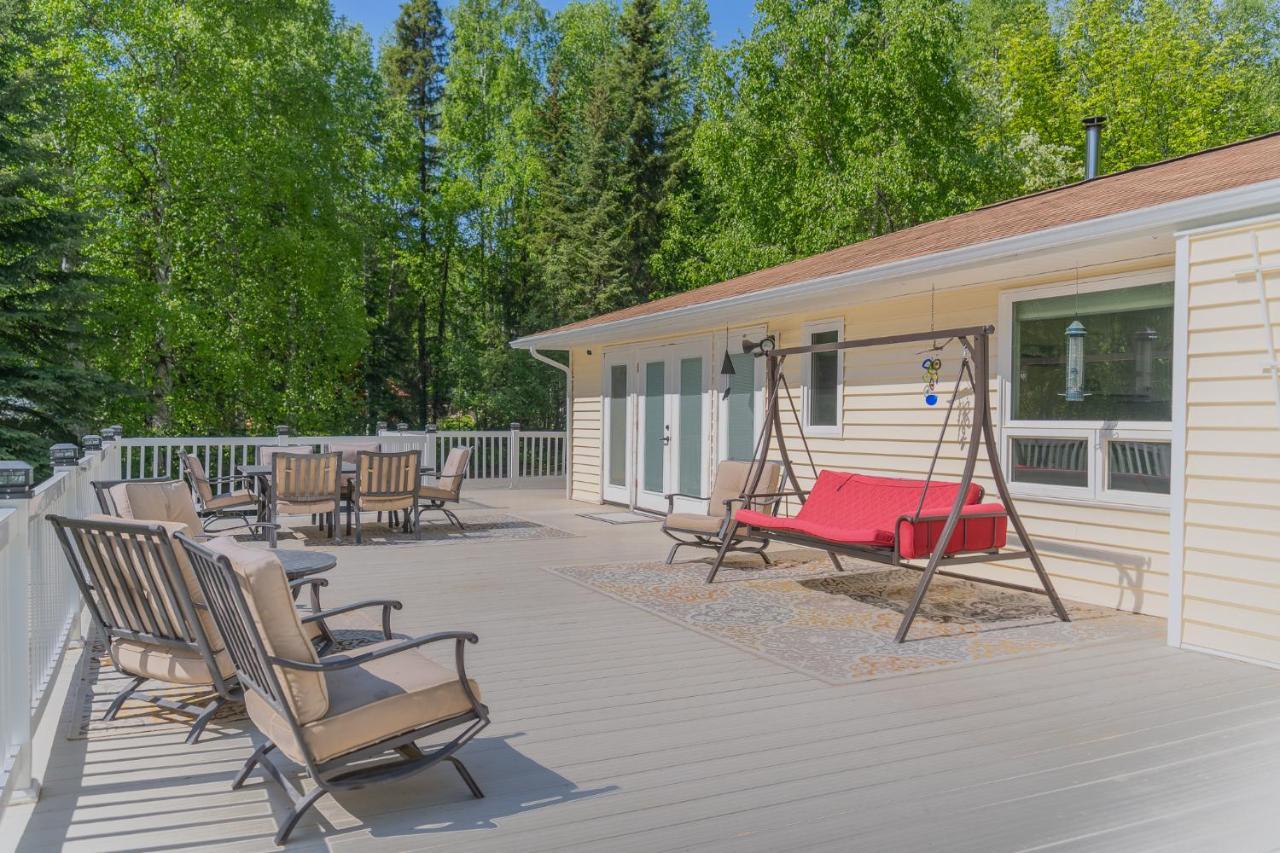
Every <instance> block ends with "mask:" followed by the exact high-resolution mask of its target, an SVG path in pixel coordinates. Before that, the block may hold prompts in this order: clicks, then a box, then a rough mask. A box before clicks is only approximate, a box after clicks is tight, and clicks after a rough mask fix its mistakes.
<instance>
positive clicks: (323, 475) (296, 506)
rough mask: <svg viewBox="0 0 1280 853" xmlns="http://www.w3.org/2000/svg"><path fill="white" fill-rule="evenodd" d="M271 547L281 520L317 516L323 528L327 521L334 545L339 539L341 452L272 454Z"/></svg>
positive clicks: (273, 545)
mask: <svg viewBox="0 0 1280 853" xmlns="http://www.w3.org/2000/svg"><path fill="white" fill-rule="evenodd" d="M269 488H270V495H271V497H270V501H269V505H270V512H271V521H273V522H274V523H275V524H276V525H277V526H276V527H271V528H269V529H268V531H269V536H270V540H271V547H273V548H274V547H275V546H276V531H277V529H278V525H279V523H280V517H281V516H282V515H285V514H290V515H308V514H310V515H316V516H319V518H320V528H321V530H323V529H324V525H325V523H326V521H327V522H328V525H329V532H330V534H331V535H332V537H333V541H334V542H338V541H339V540H340V533H339V531H338V519H339V517H340V512H341V509H342V454H341V453H336V452H334V453H280V452H276V453H273V454H272V456H271V484H270V487H269Z"/></svg>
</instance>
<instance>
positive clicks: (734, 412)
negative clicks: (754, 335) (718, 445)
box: [720, 352, 756, 462]
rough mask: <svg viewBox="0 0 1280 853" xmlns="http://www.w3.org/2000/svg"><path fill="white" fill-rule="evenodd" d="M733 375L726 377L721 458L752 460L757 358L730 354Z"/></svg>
mask: <svg viewBox="0 0 1280 853" xmlns="http://www.w3.org/2000/svg"><path fill="white" fill-rule="evenodd" d="M729 362H730V363H731V364H732V365H733V375H732V376H726V377H724V380H723V381H724V384H725V388H724V393H723V395H722V402H721V407H720V411H721V413H722V414H721V417H722V418H723V419H724V428H723V439H722V447H723V450H722V451H721V455H722V456H723V457H724V458H725V459H734V460H738V461H741V462H746V461H750V459H751V457H752V456H753V455H754V453H755V449H756V357H755V356H754V355H752V354H751V353H745V352H739V353H730V354H729Z"/></svg>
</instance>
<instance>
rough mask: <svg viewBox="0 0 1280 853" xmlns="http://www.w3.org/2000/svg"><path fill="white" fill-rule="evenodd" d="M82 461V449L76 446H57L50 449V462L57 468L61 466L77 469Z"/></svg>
mask: <svg viewBox="0 0 1280 853" xmlns="http://www.w3.org/2000/svg"><path fill="white" fill-rule="evenodd" d="M79 459H80V448H78V447H76V446H75V445H74V444H65V443H64V444H55V445H53V447H50V448H49V462H51V463H52V464H53V466H54V467H55V468H56V467H58V466H59V465H63V466H67V465H69V466H72V467H75V465H76V464H77V462H78V460H79Z"/></svg>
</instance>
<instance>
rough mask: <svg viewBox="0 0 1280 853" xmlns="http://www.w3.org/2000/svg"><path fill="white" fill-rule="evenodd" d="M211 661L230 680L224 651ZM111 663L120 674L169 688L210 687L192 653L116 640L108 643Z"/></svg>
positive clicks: (207, 674) (210, 679)
mask: <svg viewBox="0 0 1280 853" xmlns="http://www.w3.org/2000/svg"><path fill="white" fill-rule="evenodd" d="M214 661H215V662H216V663H217V664H218V669H219V670H220V672H221V675H222V677H223V678H230V677H231V676H232V675H233V674H235V671H236V668H235V665H234V664H232V662H231V657H230V655H228V654H227V653H226V651H225V650H220V651H218V652H217V653H215V654H214ZM111 662H112V663H114V664H115V666H116V669H118V670H120V671H121V672H125V673H128V674H130V675H141V676H145V677H146V678H154V679H155V680H157V681H167V682H168V683H170V684H200V685H204V684H212V683H213V676H212V675H211V674H210V672H209V667H208V666H206V665H205V662H204V655H202V654H200V652H199V651H198V650H196V649H178V648H171V647H167V646H155V645H151V644H150V643H140V642H136V641H134V640H122V639H116V640H114V641H113V642H112V643H111Z"/></svg>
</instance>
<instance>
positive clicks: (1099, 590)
mask: <svg viewBox="0 0 1280 853" xmlns="http://www.w3.org/2000/svg"><path fill="white" fill-rule="evenodd" d="M1135 270H1136V271H1164V270H1167V272H1168V278H1167V279H1166V280H1170V281H1171V280H1172V279H1173V259H1172V257H1168V258H1157V259H1145V260H1143V261H1141V262H1129V263H1127V264H1125V265H1118V266H1117V267H1115V268H1114V269H1113V270H1110V271H1109V270H1096V271H1094V273H1095V274H1097V275H1106V274H1108V273H1109V272H1115V273H1117V274H1128V273H1132V272H1134V271H1135ZM1061 276H1062V274H1061V273H1058V274H1056V275H1055V276H1045V275H1041V276H1038V277H1034V278H1031V277H1028V278H1026V279H1019V280H1016V281H1008V282H1004V283H1001V284H999V285H985V286H970V287H965V288H957V289H955V290H952V291H947V292H941V291H940V292H938V293H937V294H936V296H935V297H934V301H935V305H936V323H937V325H938V326H940V327H943V326H945V327H958V326H969V325H981V324H988V323H989V324H992V325H995V324H996V322H997V315H998V312H999V301H1000V293H1001V292H1002V291H1003V290H1008V289H1016V288H1022V287H1027V286H1030V285H1038V284H1050V283H1056V281H1057V280H1060V279H1061ZM838 318H839V319H843V321H844V337H846V338H858V337H873V336H880V335H892V334H895V333H904V332H914V331H919V330H920V329H922V328H927V327H928V324H929V322H930V296H929V295H928V293H925V294H924V295H923V296H921V295H913V296H903V297H898V298H891V299H882V300H878V301H875V302H870V303H864V304H840V305H832V306H831V307H830V309H829V310H824V311H822V312H819V313H810V314H804V315H800V314H796V315H788V316H781V317H776V318H773V319H771V320H770V322H769V331H770V332H771V333H773V334H775V335H777V336H778V341H779V345H780V346H793V345H797V344H801V343H803V342H804V341H803V340H802V337H803V332H802V330H803V327H804V324H805V323H807V322H816V321H824V320H832V319H838ZM716 333H720V334H723V329H718V330H717V329H707V330H706V331H705V333H704V334H705V335H706V337H707V340H708V341H710V339H711V336H712V335H714V334H716ZM650 342H655V341H651V340H645V341H631V342H617V343H610V344H608V345H607V346H608V347H609V348H612V347H615V346H621V345H623V344H624V343H628V344H639V343H650ZM999 346H1000V341H999V340H998V339H997V338H996V337H993V339H992V350H991V360H992V364H991V375H992V377H993V380H994V379H995V377H996V369H997V368H996V365H997V361H998V359H997V354H998V352H999ZM920 349H922V347H921V346H920V345H918V344H914V345H903V346H895V347H877V348H870V349H861V350H851V351H846V352H845V354H844V360H843V376H844V393H843V417H842V425H841V434H840V435H839V436H832V437H820V436H812V435H811V436H809V438H808V441H809V447H810V449H811V450H812V452H813V456H814V462H815V464H816V466H817V467H818V468H819V469H824V468H830V469H834V470H841V471H858V472H863V473H869V474H882V475H887V476H907V477H922V476H924V474H925V473H926V472H927V470H928V467H929V462H930V459H931V457H932V455H933V452H934V447H935V444H936V442H937V440H938V434H939V430H940V427H941V425H942V420H943V417H944V415H945V407H944V406H939V407H937V408H928V407H926V406H925V405H924V404H923V402H922V399H921V397H922V395H921V388H922V381H921V375H920V374H921V371H920V356H919V355H918V351H919V350H920ZM601 352H602V350H601V348H595V353H596V354H595V355H594V356H587V355H586V354H585V350H575V351H574V356H575V357H574V365H575V376H574V387H575V408H574V418H575V423H574V436H573V443H574V459H575V470H574V496H575V497H577V498H579V499H582V500H591V501H597V500H599V496H600V489H599V477H600V445H601V441H600V438H601V436H600V418H599V407H600V392H601V387H600V381H601V379H600V377H601V368H600V364H601ZM942 358H943V361H944V364H943V369H942V382H941V390H940V396H941V397H943V399H948V398H949V397H950V396H951V388H952V383H954V381H955V377H956V370H957V368H958V366H959V350H958V347H957V346H956V345H954V344H953V345H952V346H950V347H948V348H947V350H946V351H945V352H943V353H942ZM785 374H786V377H787V381H788V383H789V385H790V388H791V391H792V395H793V402H794V405H795V407H796V408H798V407H799V406H800V404H801V401H800V396H801V374H802V361H801V359H800V358H791V359H789V360H788V361H787V363H786V368H785ZM993 388H994V389H996V390H994V391H993V398H992V402H993V407H994V408H995V409H996V410H997V411H996V413H995V417H996V419H997V424H998V423H999V411H998V409H999V406H1000V400H999V391H998V383H996V382H994V381H993ZM713 409H714V407H713ZM579 411H581V412H583V413H584V417H583V418H582V420H579V419H578V418H579V415H578V412H579ZM964 413H965V407H963V406H960V407H958V408H957V413H956V414H955V415H953V420H952V423H951V426H950V427H949V428H948V430H947V434H946V438H945V441H944V443H943V446H942V450H941V452H940V455H939V461H938V467H937V473H936V476H939V477H948V478H956V477H959V476H960V474H961V471H962V467H963V462H964V441H965V440H966V439H967V428H962V427H961V426H960V425H959V424H958V423H957V420H956V419H957V418H963V416H964ZM782 416H783V432H784V435H785V437H786V441H787V446H788V449H789V450H790V451H791V456H792V459H793V461H794V462H795V464H796V471H797V474H798V475H799V476H800V479H801V481H802V483H804V484H805V485H807V484H809V483H810V482H812V472H811V470H810V469H809V466H808V462H807V458H806V456H805V452H804V449H803V444H802V442H801V440H800V436H799V433H798V431H797V418H798V413H793V409H792V408H791V407H790V406H788V405H787V404H786V401H785V398H784V406H783V412H782ZM962 422H963V421H962ZM579 459H581V460H582V462H583V464H584V465H589V464H594V466H595V467H594V469H593V471H591V472H590V474H588V473H587V472H585V471H581V470H580V466H579V465H578V464H576V461H577V460H579ZM1278 464H1280V463H1278ZM977 479H978V482H980V483H981V484H982V485H983V486H984V487H985V488H987V489H988V491H989V492H992V491H993V490H994V484H993V483H992V481H991V478H990V470H989V468H988V466H987V464H986V454H985V452H983V453H981V454H980V456H979V465H978V468H977ZM1017 506H1018V509H1019V511H1020V512H1021V513H1022V516H1023V519H1024V521H1025V522H1026V524H1027V527H1028V530H1029V532H1030V533H1031V535H1032V537H1033V538H1034V541H1035V542H1036V544H1037V546H1038V547H1039V548H1040V550H1041V553H1042V556H1043V558H1044V560H1045V564H1046V566H1047V568H1048V569H1049V571H1050V572H1051V573H1052V575H1053V578H1054V581H1055V584H1056V585H1057V588H1058V591H1059V592H1060V593H1061V594H1062V595H1063V596H1064V597H1066V598H1069V599H1074V600H1077V601H1082V602H1087V603H1090V604H1098V605H1105V606H1108V607H1115V608H1120V609H1124V610H1131V611H1136V612H1141V613H1146V614H1151V615H1156V616H1164V615H1165V614H1166V613H1167V605H1168V596H1167V589H1168V573H1169V513H1168V511H1167V510H1163V509H1137V508H1127V507H1126V508H1117V507H1115V506H1113V505H1104V504H1098V503H1094V504H1089V503H1081V502H1065V501H1049V500H1036V499H1032V498H1028V497H1022V498H1018V499H1017ZM789 509H794V507H791V508H789ZM966 570H967V571H971V572H972V573H974V574H979V575H984V576H987V577H991V578H998V579H1002V580H1009V581H1013V582H1016V583H1027V584H1030V585H1035V584H1036V581H1035V576H1034V572H1033V571H1032V569H1031V567H1030V565H1029V564H1025V565H1024V563H1023V562H1021V561H1019V562H1014V563H1004V564H981V565H974V566H970V567H966Z"/></svg>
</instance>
